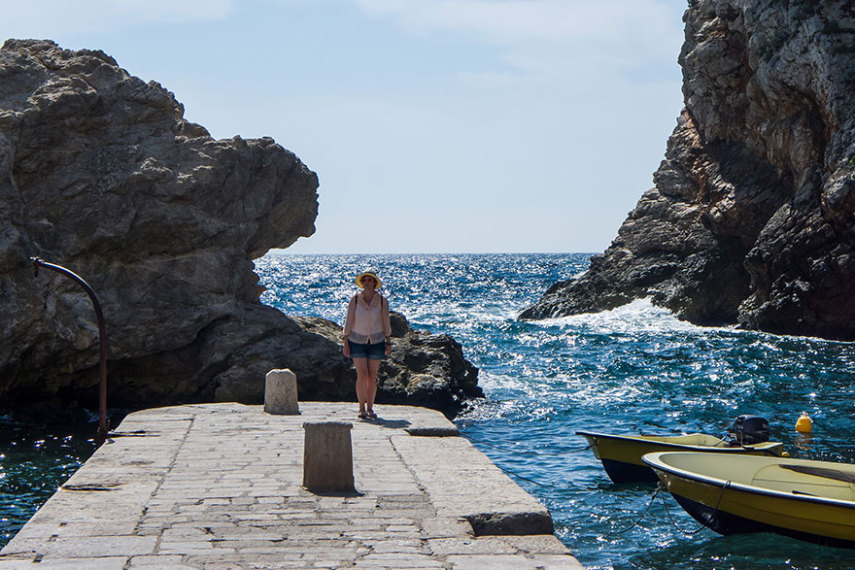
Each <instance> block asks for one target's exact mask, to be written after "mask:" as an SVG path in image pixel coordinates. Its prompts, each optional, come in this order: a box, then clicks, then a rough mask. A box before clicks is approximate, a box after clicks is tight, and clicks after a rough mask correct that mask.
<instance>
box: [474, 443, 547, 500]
mask: <svg viewBox="0 0 855 570" xmlns="http://www.w3.org/2000/svg"><path fill="white" fill-rule="evenodd" d="M465 438H466V439H468V440H469V441H474V442H477V443H479V444H481V445H483V446H484V447H489V448H490V449H495V450H496V451H502V452H507V449H503V448H501V447H496V446H495V445H491V444H489V443H487V442H486V441H482V440H480V439H477V438H474V437H471V436H469V435H467V436H465ZM493 464H494V465H495V466H496V467H498V468H499V469H501V470H502V471H504V472H505V473H506V474H508V475H512V476H514V477H516V478H518V479H522V480H523V481H528V482H529V483H531V484H533V485H537V486H538V487H543V488H545V489H555V486H554V485H546V484H545V483H540V482H539V481H535V480H534V479H529V478H528V477H523V476H522V475H520V474H519V473H515V472H514V471H512V470H510V469H507V468H505V467H502V466H501V465H499V464H498V463H496V462H494V463H493Z"/></svg>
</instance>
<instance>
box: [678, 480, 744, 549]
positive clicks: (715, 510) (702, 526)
mask: <svg viewBox="0 0 855 570" xmlns="http://www.w3.org/2000/svg"><path fill="white" fill-rule="evenodd" d="M728 487H730V481H728V482H726V483H725V484H724V486H723V487H722V488H721V492H720V493H719V494H718V500H717V501H716V502H715V507H713V511H714V512H718V507H719V505H721V498H722V497H724V492H725V491H726V490H727V488H728ZM662 505H663V506H664V507H665V513H666V514H667V515H668V520H670V521H671V524H672V525H674V528H676V529H677V530H678V531H679V532H681V533H682V534H685V535H686V536H694V535H696V534H698V533H699V532H701V531H702V530H704V527H705V526H706V525H704V524H700V525H699V526H698V528H696V529H695V530H684V529H682V528H680V525H678V524H677V521H675V520H674V517H672V516H671V511H670V510H669V509H668V503H666V502H665V494H664V493H663V494H662Z"/></svg>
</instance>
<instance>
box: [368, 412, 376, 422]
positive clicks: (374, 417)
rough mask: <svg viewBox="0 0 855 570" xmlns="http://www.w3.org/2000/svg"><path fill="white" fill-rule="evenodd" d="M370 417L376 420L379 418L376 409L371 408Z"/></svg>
mask: <svg viewBox="0 0 855 570" xmlns="http://www.w3.org/2000/svg"><path fill="white" fill-rule="evenodd" d="M368 417H369V418H371V419H372V420H376V419H377V414H375V413H374V410H370V411H369V412H368Z"/></svg>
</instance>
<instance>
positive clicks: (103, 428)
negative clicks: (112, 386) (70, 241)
mask: <svg viewBox="0 0 855 570" xmlns="http://www.w3.org/2000/svg"><path fill="white" fill-rule="evenodd" d="M30 261H32V262H33V276H34V277H36V276H38V274H39V267H44V268H46V269H50V270H52V271H56V272H57V273H62V274H63V275H66V276H68V277H71V278H72V279H73V280H74V281H76V282H77V283H78V284H79V285H80V286H81V287H83V289H84V290H85V291H86V294H87V295H89V300H91V301H92V306H93V307H95V317H96V318H97V319H98V344H99V349H100V359H101V383H100V397H99V403H100V406H99V408H100V413H99V416H98V435H97V438H98V440H99V441H104V440H105V439H106V438H107V332H106V328H105V326H104V313H103V312H102V311H101V303H100V301H98V295H96V294H95V290H94V289H92V287H90V286H89V283H87V282H86V281H85V280H84V279H83V278H82V277H80V276H79V275H77V274H76V273H74V272H73V271H70V270H68V269H66V268H65V267H62V266H61V265H55V264H53V263H48V262H46V261H44V260H42V259H40V258H38V257H31V258H30Z"/></svg>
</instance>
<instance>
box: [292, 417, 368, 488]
mask: <svg viewBox="0 0 855 570" xmlns="http://www.w3.org/2000/svg"><path fill="white" fill-rule="evenodd" d="M352 428H353V424H349V423H346V422H307V423H304V424H303V429H304V430H305V431H306V435H305V441H304V447H303V486H304V487H305V488H306V489H308V490H310V491H314V492H318V493H323V492H331V491H350V492H352V491H355V488H354V486H353V449H352V447H351V443H350V430H351V429H352Z"/></svg>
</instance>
